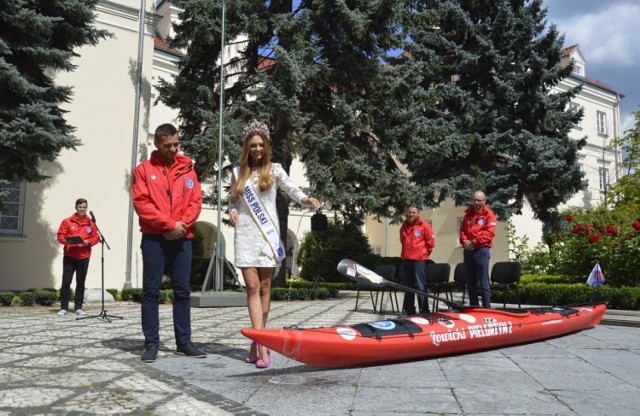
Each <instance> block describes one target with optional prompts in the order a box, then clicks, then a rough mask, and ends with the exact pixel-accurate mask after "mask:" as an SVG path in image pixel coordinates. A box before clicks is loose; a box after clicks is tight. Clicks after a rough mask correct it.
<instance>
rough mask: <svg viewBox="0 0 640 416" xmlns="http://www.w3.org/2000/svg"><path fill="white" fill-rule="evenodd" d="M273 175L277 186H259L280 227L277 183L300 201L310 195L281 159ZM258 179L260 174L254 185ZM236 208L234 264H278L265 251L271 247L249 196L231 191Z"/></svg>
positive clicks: (232, 207) (232, 208)
mask: <svg viewBox="0 0 640 416" xmlns="http://www.w3.org/2000/svg"><path fill="white" fill-rule="evenodd" d="M271 175H272V176H273V181H274V186H272V187H271V189H269V190H268V191H266V192H261V191H260V188H259V187H258V186H255V189H256V192H257V194H258V196H259V197H260V199H261V200H262V203H263V205H264V207H265V209H266V210H267V212H268V213H269V216H270V217H271V219H272V220H273V222H274V223H275V226H276V228H277V229H278V230H279V229H280V228H279V227H280V226H279V222H278V211H277V210H276V195H277V192H276V187H278V188H280V189H282V190H283V191H285V192H286V193H287V194H288V195H289V196H290V197H291V199H293V200H294V201H296V202H297V203H298V204H300V203H301V201H302V199H303V198H306V197H307V195H305V193H304V192H302V190H301V189H300V188H298V187H297V186H296V185H295V184H294V183H293V181H291V179H290V178H289V176H288V175H287V173H286V172H285V171H284V169H282V166H281V165H280V164H279V163H272V164H271ZM231 177H232V179H231V189H233V184H234V182H235V176H234V175H232V176H231ZM258 180H259V179H258V178H256V179H254V185H257V183H258ZM234 209H235V210H237V211H238V214H239V219H238V223H237V224H236V227H235V228H236V233H235V238H234V244H235V252H236V253H235V259H234V260H235V261H234V265H235V266H236V267H276V266H277V264H276V259H275V257H273V256H271V257H270V256H268V255H267V254H265V252H270V250H268V249H265V247H266V246H267V244H268V243H267V241H266V240H265V238H264V236H263V235H262V233H261V232H260V230H259V229H258V226H257V225H256V223H255V222H254V220H253V218H252V216H251V212H250V211H249V207H248V206H247V203H246V201H245V199H244V198H241V197H239V196H237V195H234V194H231V196H230V198H229V212H231V211H233V210H234Z"/></svg>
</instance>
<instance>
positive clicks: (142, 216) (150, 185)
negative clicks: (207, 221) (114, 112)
mask: <svg viewBox="0 0 640 416" xmlns="http://www.w3.org/2000/svg"><path fill="white" fill-rule="evenodd" d="M154 144H155V146H156V150H154V151H153V152H152V153H151V158H150V159H149V160H147V161H145V162H142V163H141V164H139V165H138V166H137V167H136V168H135V170H134V172H133V187H132V190H131V195H132V198H133V206H134V208H135V210H136V213H137V214H138V217H139V223H140V231H141V232H142V242H141V243H140V248H141V250H142V262H143V266H142V332H143V334H144V346H145V351H144V353H143V354H142V357H141V358H142V361H143V362H153V361H155V360H156V356H157V355H158V349H159V347H160V318H159V311H158V308H159V304H160V288H161V284H162V276H163V273H164V270H165V265H166V266H167V270H168V273H169V278H170V279H171V287H172V289H173V301H172V303H173V329H174V334H175V339H176V345H177V350H176V354H182V355H186V356H188V357H192V358H204V357H206V354H205V353H203V352H202V351H200V350H198V349H197V348H196V347H194V346H193V344H192V343H191V309H190V308H191V286H190V277H191V240H192V239H193V225H194V224H195V222H196V220H197V219H198V216H199V215H200V211H201V209H202V193H201V190H200V183H199V182H198V178H197V176H196V172H195V170H194V169H193V161H192V160H191V159H190V158H188V157H186V156H183V155H181V154H179V153H178V147H179V145H180V140H179V136H178V131H177V130H176V128H175V127H174V126H172V125H171V124H163V125H161V126H159V127H158V128H157V129H156V131H155V136H154Z"/></svg>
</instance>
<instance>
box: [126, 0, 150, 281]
mask: <svg viewBox="0 0 640 416" xmlns="http://www.w3.org/2000/svg"><path fill="white" fill-rule="evenodd" d="M145 1H146V0H140V15H139V19H140V23H139V25H138V68H137V71H136V98H135V100H136V101H135V111H134V115H133V139H132V141H131V171H130V175H131V176H130V177H129V180H130V181H131V180H132V179H133V170H134V169H135V168H136V165H137V162H138V130H139V128H140V91H141V89H142V52H143V47H144V20H145V18H146V16H145V10H144V8H145ZM129 192H131V183H129ZM132 252H133V200H132V199H131V195H129V216H128V218H127V264H126V268H125V270H126V272H125V281H124V287H131V253H132ZM136 283H137V282H136Z"/></svg>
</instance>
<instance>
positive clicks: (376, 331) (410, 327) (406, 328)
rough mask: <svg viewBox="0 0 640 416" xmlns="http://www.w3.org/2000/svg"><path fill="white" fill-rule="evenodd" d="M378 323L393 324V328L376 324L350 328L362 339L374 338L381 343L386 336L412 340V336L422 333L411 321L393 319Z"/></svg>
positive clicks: (358, 325) (369, 323) (368, 323)
mask: <svg viewBox="0 0 640 416" xmlns="http://www.w3.org/2000/svg"><path fill="white" fill-rule="evenodd" d="M380 322H385V323H386V322H393V323H394V324H395V325H393V327H391V326H388V327H387V326H386V325H381V324H378V323H376V322H367V323H362V324H356V325H351V327H352V328H353V329H355V330H356V331H358V332H359V333H360V335H362V336H363V337H368V338H375V339H377V340H378V341H381V340H382V339H383V338H384V337H387V336H398V335H408V336H409V337H411V338H414V337H415V335H414V334H418V333H420V332H422V328H420V327H419V326H418V325H416V324H414V323H413V322H411V321H405V320H395V319H394V320H388V321H380Z"/></svg>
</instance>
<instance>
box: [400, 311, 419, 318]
mask: <svg viewBox="0 0 640 416" xmlns="http://www.w3.org/2000/svg"><path fill="white" fill-rule="evenodd" d="M415 314H416V311H413V312H407V311H402V312H401V313H400V316H399V318H406V317H407V316H413V315H415Z"/></svg>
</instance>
